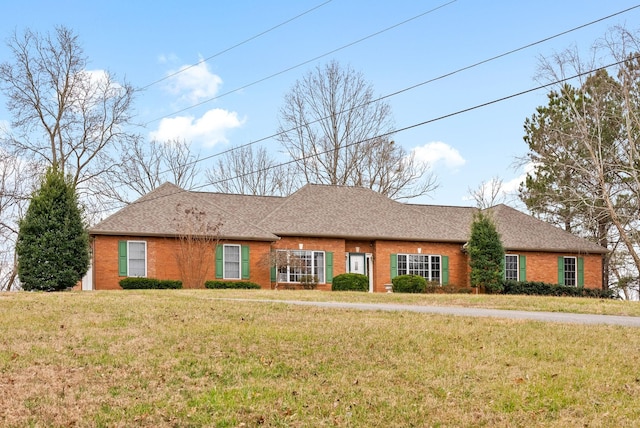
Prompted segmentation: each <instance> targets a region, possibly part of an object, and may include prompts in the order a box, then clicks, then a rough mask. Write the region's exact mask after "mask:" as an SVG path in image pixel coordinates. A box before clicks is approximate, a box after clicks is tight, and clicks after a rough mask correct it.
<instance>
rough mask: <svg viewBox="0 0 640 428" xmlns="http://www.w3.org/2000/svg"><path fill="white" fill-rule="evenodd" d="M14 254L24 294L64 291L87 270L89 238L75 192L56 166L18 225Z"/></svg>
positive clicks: (49, 171) (76, 281)
mask: <svg viewBox="0 0 640 428" xmlns="http://www.w3.org/2000/svg"><path fill="white" fill-rule="evenodd" d="M16 253H17V255H18V276H19V278H20V282H21V284H22V288H23V289H24V290H27V291H32V290H39V291H60V290H65V289H67V288H70V287H73V286H74V285H75V284H77V283H78V281H80V280H81V279H82V277H83V276H84V274H85V273H87V270H88V269H89V236H88V234H87V231H86V229H85V227H84V224H83V221H82V215H81V212H80V209H79V207H78V200H77V196H76V192H75V188H74V186H73V184H72V183H71V182H70V180H66V179H65V177H64V175H63V173H62V172H61V171H59V170H58V169H57V168H56V167H55V166H54V167H51V168H49V169H48V170H47V172H46V174H45V175H44V177H43V179H42V182H41V185H40V188H39V189H38V190H37V191H36V192H35V193H34V194H33V196H32V199H31V203H30V204H29V208H28V209H27V214H26V216H25V217H24V219H23V220H21V221H20V231H19V232H18V241H17V244H16Z"/></svg>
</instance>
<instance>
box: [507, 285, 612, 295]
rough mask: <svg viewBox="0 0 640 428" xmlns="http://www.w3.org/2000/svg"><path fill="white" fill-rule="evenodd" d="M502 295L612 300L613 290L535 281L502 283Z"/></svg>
mask: <svg viewBox="0 0 640 428" xmlns="http://www.w3.org/2000/svg"><path fill="white" fill-rule="evenodd" d="M502 294H527V295H537V296H573V297H594V298H599V299H613V298H615V293H614V291H613V290H602V289H600V288H584V287H568V286H565V285H558V284H549V283H545V282H537V281H504V285H503V290H502Z"/></svg>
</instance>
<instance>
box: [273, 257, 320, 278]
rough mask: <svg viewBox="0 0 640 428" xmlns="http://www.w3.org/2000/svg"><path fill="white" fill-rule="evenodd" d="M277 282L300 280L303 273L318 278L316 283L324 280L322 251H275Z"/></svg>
mask: <svg viewBox="0 0 640 428" xmlns="http://www.w3.org/2000/svg"><path fill="white" fill-rule="evenodd" d="M277 270H278V282H300V279H301V278H302V277H303V276H305V275H312V276H316V277H317V278H318V283H320V284H324V282H325V253H324V251H302V250H278V253H277Z"/></svg>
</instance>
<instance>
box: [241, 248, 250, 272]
mask: <svg viewBox="0 0 640 428" xmlns="http://www.w3.org/2000/svg"><path fill="white" fill-rule="evenodd" d="M241 250H242V279H249V246H248V245H243V246H242V248H241Z"/></svg>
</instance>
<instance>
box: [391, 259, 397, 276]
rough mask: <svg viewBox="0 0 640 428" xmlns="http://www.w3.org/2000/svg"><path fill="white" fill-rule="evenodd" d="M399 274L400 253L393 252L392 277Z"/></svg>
mask: <svg viewBox="0 0 640 428" xmlns="http://www.w3.org/2000/svg"><path fill="white" fill-rule="evenodd" d="M396 276H398V255H397V254H391V279H393V278H395V277H396Z"/></svg>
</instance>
